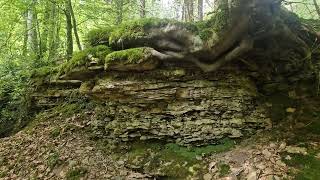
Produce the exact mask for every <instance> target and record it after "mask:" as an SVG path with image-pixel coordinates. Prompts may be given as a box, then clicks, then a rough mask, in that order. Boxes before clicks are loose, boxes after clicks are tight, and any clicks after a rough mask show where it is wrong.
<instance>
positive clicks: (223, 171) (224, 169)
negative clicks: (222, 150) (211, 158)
mask: <svg viewBox="0 0 320 180" xmlns="http://www.w3.org/2000/svg"><path fill="white" fill-rule="evenodd" d="M229 173H230V166H229V165H228V164H220V165H219V174H220V177H224V176H226V175H228V174H229Z"/></svg>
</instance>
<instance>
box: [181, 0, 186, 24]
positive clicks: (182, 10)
mask: <svg viewBox="0 0 320 180" xmlns="http://www.w3.org/2000/svg"><path fill="white" fill-rule="evenodd" d="M185 16H186V0H184V1H183V3H182V5H181V21H186V18H185Z"/></svg>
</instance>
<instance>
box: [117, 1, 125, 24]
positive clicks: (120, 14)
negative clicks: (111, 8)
mask: <svg viewBox="0 0 320 180" xmlns="http://www.w3.org/2000/svg"><path fill="white" fill-rule="evenodd" d="M123 5H124V2H123V0H117V1H116V24H121V23H122V20H123Z"/></svg>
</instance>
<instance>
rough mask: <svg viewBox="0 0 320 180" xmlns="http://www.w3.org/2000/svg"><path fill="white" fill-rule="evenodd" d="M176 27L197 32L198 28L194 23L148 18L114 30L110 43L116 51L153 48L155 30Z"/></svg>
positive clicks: (127, 23)
mask: <svg viewBox="0 0 320 180" xmlns="http://www.w3.org/2000/svg"><path fill="white" fill-rule="evenodd" d="M169 24H170V25H174V26H177V27H180V28H181V29H187V30H189V31H191V32H197V31H198V28H197V26H196V25H194V24H192V23H183V22H179V21H174V20H169V19H158V18H146V19H139V20H135V21H129V22H126V23H123V24H121V25H120V26H118V27H116V28H114V30H113V31H112V33H111V34H110V38H109V43H110V46H111V47H112V48H114V49H128V48H133V47H142V46H151V44H152V40H151V39H150V38H151V37H150V34H151V33H152V30H153V29H160V28H165V27H166V26H168V25H169Z"/></svg>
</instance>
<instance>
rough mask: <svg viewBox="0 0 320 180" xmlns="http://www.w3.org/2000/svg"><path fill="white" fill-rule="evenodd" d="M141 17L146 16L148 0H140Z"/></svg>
mask: <svg viewBox="0 0 320 180" xmlns="http://www.w3.org/2000/svg"><path fill="white" fill-rule="evenodd" d="M140 17H141V18H145V17H146V0H140Z"/></svg>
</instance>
